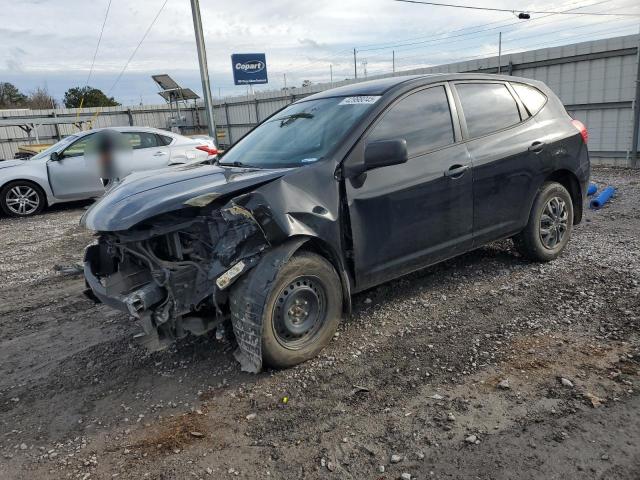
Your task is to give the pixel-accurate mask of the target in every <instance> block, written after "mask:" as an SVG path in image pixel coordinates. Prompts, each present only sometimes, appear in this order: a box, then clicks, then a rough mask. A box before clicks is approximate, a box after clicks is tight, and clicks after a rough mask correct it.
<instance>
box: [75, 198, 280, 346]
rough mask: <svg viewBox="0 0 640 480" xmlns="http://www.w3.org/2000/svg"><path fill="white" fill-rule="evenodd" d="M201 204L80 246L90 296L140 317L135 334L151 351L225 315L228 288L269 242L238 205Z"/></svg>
mask: <svg viewBox="0 0 640 480" xmlns="http://www.w3.org/2000/svg"><path fill="white" fill-rule="evenodd" d="M208 201H210V199H209V200H208ZM204 203H206V202H204ZM201 206H202V205H193V206H191V207H187V208H185V209H184V210H180V211H178V212H176V213H168V214H163V215H160V216H157V217H155V218H153V219H150V220H148V221H145V222H142V223H141V224H139V225H136V226H135V227H132V228H130V229H128V230H124V231H118V232H109V233H101V234H99V237H98V242H97V244H94V245H91V246H89V247H88V248H87V250H86V253H85V262H84V270H85V278H86V281H87V284H88V286H89V287H90V291H88V294H89V295H90V296H92V297H93V298H94V299H95V300H98V301H100V302H102V303H104V304H106V305H108V306H110V307H112V308H115V309H118V310H120V311H122V312H125V313H128V314H130V315H132V316H134V317H135V318H137V319H139V320H140V323H141V325H142V327H143V329H144V334H141V335H140V336H139V339H140V340H141V341H142V342H143V343H144V344H146V346H147V347H149V348H150V349H153V350H157V349H162V348H164V347H166V346H167V345H168V344H170V343H171V342H173V341H174V340H175V339H178V338H181V337H183V336H184V335H186V333H187V332H191V333H194V334H196V335H201V334H204V333H206V332H208V331H210V330H212V329H214V328H216V327H218V326H219V325H220V324H221V323H222V322H224V321H225V320H227V319H228V317H229V313H228V309H227V308H225V306H226V304H227V300H228V299H227V295H228V293H227V292H228V290H227V289H228V287H230V286H231V285H232V284H233V283H234V282H235V280H236V279H238V278H239V277H240V276H242V274H244V273H245V272H246V271H247V270H249V269H250V268H252V267H253V266H254V265H255V264H256V263H257V262H258V260H259V258H260V255H261V252H263V251H264V250H265V249H266V248H268V247H269V242H268V241H267V239H266V237H265V234H264V232H263V231H262V228H261V227H260V225H259V223H258V222H257V221H256V219H255V218H254V217H253V215H252V213H251V212H249V211H248V210H247V209H245V208H244V207H242V206H239V205H236V204H235V203H234V202H233V201H231V202H229V203H227V204H226V205H224V206H223V207H222V208H220V207H219V206H218V207H217V208H216V207H214V206H212V205H209V206H206V207H205V208H197V207H201Z"/></svg>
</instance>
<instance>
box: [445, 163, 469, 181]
mask: <svg viewBox="0 0 640 480" xmlns="http://www.w3.org/2000/svg"><path fill="white" fill-rule="evenodd" d="M469 168H470V166H469V165H452V166H451V167H450V168H449V170H445V172H444V176H445V177H449V178H460V177H461V176H462V175H464V172H466V171H467V170H469Z"/></svg>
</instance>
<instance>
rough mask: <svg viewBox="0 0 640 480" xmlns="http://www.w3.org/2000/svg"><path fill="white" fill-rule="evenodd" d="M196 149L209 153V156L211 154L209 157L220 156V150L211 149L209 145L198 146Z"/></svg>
mask: <svg viewBox="0 0 640 480" xmlns="http://www.w3.org/2000/svg"><path fill="white" fill-rule="evenodd" d="M196 149H198V150H201V151H203V152H207V154H209V155H217V154H218V149H217V148H213V147H210V146H208V145H198V146H197V147H196Z"/></svg>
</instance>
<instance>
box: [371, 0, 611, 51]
mask: <svg viewBox="0 0 640 480" xmlns="http://www.w3.org/2000/svg"><path fill="white" fill-rule="evenodd" d="M580 3H582V1H577V2H571V3H568V4H566V5H562V6H560V7H558V8H566V7H572V8H569V9H567V10H560V11H564V12H569V11H572V10H577V9H580V8H587V7H591V6H592V5H599V4H601V3H605V2H596V3H589V4H587V5H581V6H578V7H573V5H577V4H580ZM555 13H557V12H555ZM548 16H550V15H545V16H543V17H537V18H533V19H531V20H529V21H528V22H527V23H531V22H535V21H536V20H540V19H542V18H546V17H548ZM508 21H509V20H504V19H503V20H495V21H493V22H488V23H483V24H480V25H474V26H471V27H464V28H460V29H457V30H451V31H449V32H444V33H443V34H435V35H434V34H430V35H420V36H417V37H410V38H404V39H401V40H396V41H393V42H381V43H370V44H366V45H360V47H358V51H359V52H364V51H369V50H374V49H377V47H380V49H384V48H392V47H396V46H397V45H398V44H399V43H407V42H413V41H416V43H417V42H418V41H423V40H429V39H433V38H436V37H438V36H441V35H445V34H452V33H459V32H465V31H466V30H471V29H476V28H483V27H488V26H489V25H496V24H499V23H505V22H508ZM519 24H522V20H518V21H517V22H512V23H508V24H506V25H499V26H498V27H497V28H504V27H508V26H510V25H519ZM473 33H476V32H466V33H463V34H461V35H470V34H473Z"/></svg>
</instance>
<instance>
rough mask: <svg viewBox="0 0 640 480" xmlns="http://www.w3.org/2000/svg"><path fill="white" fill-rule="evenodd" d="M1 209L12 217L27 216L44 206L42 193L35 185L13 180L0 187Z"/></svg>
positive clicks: (37, 211)
mask: <svg viewBox="0 0 640 480" xmlns="http://www.w3.org/2000/svg"><path fill="white" fill-rule="evenodd" d="M1 195H2V196H1V197H0V204H1V206H2V210H3V211H4V212H5V213H6V214H7V215H11V216H14V217H28V216H31V215H35V214H37V213H39V212H40V211H41V210H42V208H43V207H44V193H43V192H42V190H40V189H39V188H38V187H36V186H35V185H31V184H29V183H22V182H14V183H11V184H9V185H7V186H6V187H5V188H3V189H2V194H1Z"/></svg>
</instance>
